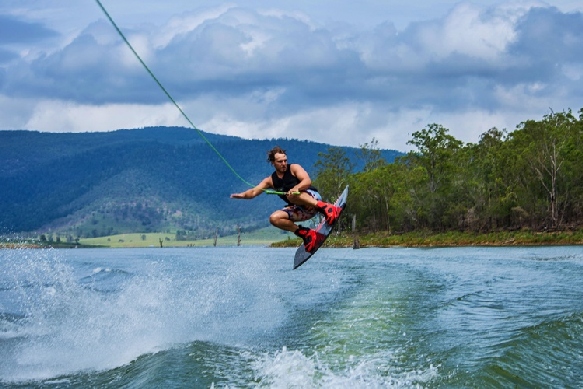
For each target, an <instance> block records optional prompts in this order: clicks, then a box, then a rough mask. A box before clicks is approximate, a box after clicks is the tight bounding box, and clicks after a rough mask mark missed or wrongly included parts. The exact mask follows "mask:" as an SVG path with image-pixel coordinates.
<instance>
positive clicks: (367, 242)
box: [0, 229, 583, 249]
mask: <svg viewBox="0 0 583 389" xmlns="http://www.w3.org/2000/svg"><path fill="white" fill-rule="evenodd" d="M224 238H226V237H224ZM203 242H204V243H205V244H201V243H203ZM227 242H228V243H227V244H224V243H226V242H225V241H224V240H223V242H220V241H219V244H217V246H216V247H237V245H236V243H235V244H233V243H234V242H231V241H230V240H227ZM251 242H252V244H251V245H253V246H257V245H258V242H257V241H255V240H251ZM100 243H101V244H98V245H97V244H96V245H91V244H86V243H85V244H83V243H81V244H71V243H61V244H55V242H51V243H49V242H47V243H46V244H41V243H39V242H27V241H22V242H15V241H12V242H0V249H42V248H55V249H60V248H67V249H71V248H113V247H112V246H113V245H112V246H109V245H107V244H103V242H100ZM182 243H186V242H182ZM191 243H192V242H191ZM196 243H197V244H196V245H194V244H191V245H188V246H186V245H183V244H180V245H173V244H172V243H171V242H165V245H164V247H163V248H173V247H193V248H195V247H212V244H209V242H208V241H199V242H196ZM221 243H223V244H221ZM249 245H250V243H249V242H245V240H243V241H242V242H241V247H244V246H249ZM260 245H263V246H265V247H270V248H289V247H299V246H300V245H301V240H300V239H299V238H296V237H290V236H288V238H287V239H284V240H270V241H263V242H262V243H261V244H260ZM571 245H583V229H582V230H576V231H553V232H532V231H512V232H509V231H502V232H490V233H483V234H477V233H467V232H457V231H456V232H445V233H429V232H410V233H404V234H389V233H387V232H376V233H371V234H361V235H360V234H359V235H355V234H352V233H337V232H333V233H332V234H331V235H330V237H329V238H328V239H327V240H326V242H325V243H324V245H323V246H322V247H324V248H325V247H329V248H341V247H342V248H343V247H352V248H370V247H376V248H391V247H411V248H413V247H415V248H420V247H421V248H423V247H425V248H431V247H476V246H483V247H512V246H571ZM124 247H125V248H143V247H152V248H161V247H159V246H154V245H149V246H144V244H135V245H134V244H132V243H129V244H128V245H126V246H124Z"/></svg>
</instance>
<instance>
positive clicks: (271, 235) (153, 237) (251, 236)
mask: <svg viewBox="0 0 583 389" xmlns="http://www.w3.org/2000/svg"><path fill="white" fill-rule="evenodd" d="M288 236H290V239H291V236H293V234H284V233H282V232H280V230H278V229H277V228H274V227H266V228H262V229H260V230H257V231H253V232H250V233H242V234H241V246H269V245H270V244H271V243H273V242H278V241H283V240H287V239H288ZM160 240H162V247H205V246H213V245H214V238H213V239H204V240H184V241H182V240H181V241H177V240H176V239H175V235H174V234H165V233H151V234H119V235H111V236H104V237H101V238H87V239H80V240H79V243H80V244H82V245H88V246H100V247H160ZM237 244H238V236H237V235H229V236H219V237H218V238H217V246H237Z"/></svg>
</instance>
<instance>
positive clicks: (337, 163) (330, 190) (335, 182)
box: [314, 147, 354, 199]
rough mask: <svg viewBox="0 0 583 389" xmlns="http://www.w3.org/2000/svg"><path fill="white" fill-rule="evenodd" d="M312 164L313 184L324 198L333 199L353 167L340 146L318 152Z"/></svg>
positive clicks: (342, 186)
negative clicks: (314, 172) (314, 173)
mask: <svg viewBox="0 0 583 389" xmlns="http://www.w3.org/2000/svg"><path fill="white" fill-rule="evenodd" d="M314 166H315V167H316V178H315V180H314V184H315V186H317V187H318V190H319V192H320V193H321V194H322V197H323V198H324V199H334V198H336V196H338V195H339V194H340V192H341V191H342V190H343V189H344V186H345V185H346V184H347V182H348V179H349V176H350V174H351V173H352V170H353V168H354V165H353V163H352V162H351V161H350V158H348V156H347V155H346V152H345V151H344V150H343V149H341V148H340V147H330V148H328V151H327V152H319V153H318V160H317V161H316V163H315V164H314Z"/></svg>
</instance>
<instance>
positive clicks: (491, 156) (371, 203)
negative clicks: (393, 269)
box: [314, 108, 583, 233]
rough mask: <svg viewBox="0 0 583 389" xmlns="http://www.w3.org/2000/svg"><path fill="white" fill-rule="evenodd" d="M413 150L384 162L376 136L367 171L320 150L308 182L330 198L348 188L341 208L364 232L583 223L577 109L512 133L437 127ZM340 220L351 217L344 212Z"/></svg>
mask: <svg viewBox="0 0 583 389" xmlns="http://www.w3.org/2000/svg"><path fill="white" fill-rule="evenodd" d="M408 144H410V145H412V146H413V149H412V151H410V152H408V153H407V154H405V155H404V156H401V157H399V158H397V159H396V160H395V161H394V163H387V162H386V161H385V160H383V158H382V156H381V155H380V152H379V149H378V147H377V146H378V141H376V140H375V139H374V138H373V140H372V141H371V142H370V143H366V144H364V145H361V146H360V155H359V157H360V158H362V159H363V161H364V169H363V170H361V171H359V172H356V173H355V172H354V171H353V167H354V162H353V161H352V160H351V159H350V158H348V157H347V155H346V153H345V152H344V151H343V150H342V149H341V148H335V147H331V148H329V149H328V150H327V151H326V152H321V153H319V155H318V156H319V159H318V161H317V162H316V164H315V168H316V175H315V177H316V178H315V180H314V183H315V185H316V186H317V187H318V188H319V190H320V192H321V193H322V194H323V196H324V197H325V198H327V199H333V198H335V196H337V195H338V193H340V191H341V189H342V188H343V187H344V185H350V195H349V199H348V204H347V211H346V214H348V215H355V216H356V220H357V226H358V227H357V228H358V230H360V231H367V232H375V231H387V232H389V233H399V232H410V231H415V230H424V231H432V232H446V231H452V230H458V231H475V232H490V231H501V230H517V229H530V230H535V231H553V230H568V229H578V228H580V227H581V225H582V224H583V155H582V154H583V108H582V109H581V110H579V117H578V118H577V117H575V115H573V113H572V112H571V110H568V111H566V112H558V113H556V112H551V113H549V114H547V115H545V116H544V117H543V118H542V119H541V120H527V121H525V122H522V123H520V124H519V125H518V126H517V128H516V129H515V130H514V131H513V132H510V133H509V132H507V131H506V130H499V129H497V128H495V127H494V128H491V129H490V130H488V131H486V132H485V133H483V134H482V135H481V136H480V138H479V141H478V142H477V143H467V144H464V143H463V142H461V141H460V140H458V139H456V138H455V137H454V136H452V135H451V134H450V133H449V130H448V129H447V128H445V127H443V126H442V125H439V124H435V123H434V124H429V125H427V126H426V127H425V128H423V129H421V130H419V131H416V132H414V133H413V134H412V139H411V140H410V141H409V142H408ZM343 219H344V220H343V223H345V224H348V223H349V222H350V221H351V220H349V218H347V217H344V218H343Z"/></svg>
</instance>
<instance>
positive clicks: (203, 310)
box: [0, 250, 284, 382]
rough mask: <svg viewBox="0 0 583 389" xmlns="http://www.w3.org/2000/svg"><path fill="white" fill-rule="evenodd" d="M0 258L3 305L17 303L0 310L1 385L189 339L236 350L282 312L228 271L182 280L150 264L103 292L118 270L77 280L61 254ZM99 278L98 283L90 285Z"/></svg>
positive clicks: (123, 359)
mask: <svg viewBox="0 0 583 389" xmlns="http://www.w3.org/2000/svg"><path fill="white" fill-rule="evenodd" d="M3 255H4V256H5V257H4V260H3V261H2V262H3V263H4V264H5V266H4V269H3V274H2V285H3V289H4V293H10V296H9V298H8V299H7V298H4V299H2V298H0V301H6V300H10V301H12V302H13V306H12V307H7V306H0V312H2V316H0V334H2V337H1V338H0V340H2V343H0V351H1V353H2V354H3V357H2V360H1V361H0V378H1V379H2V380H5V381H11V382H14V381H25V380H39V379H46V378H52V377H59V376H62V375H65V374H69V373H74V372H84V371H102V370H108V369H112V368H115V367H119V366H122V365H124V364H127V363H129V362H130V361H132V360H134V359H136V358H137V357H139V356H140V355H143V354H147V353H155V352H157V351H160V350H163V349H167V348H168V347H172V345H174V344H184V343H189V342H192V341H194V340H206V341H219V340H220V341H221V342H229V341H231V342H236V341H238V340H240V339H241V338H244V337H245V336H248V337H252V336H253V331H261V330H265V328H269V327H271V326H272V325H273V322H274V321H275V320H281V318H282V317H284V312H283V307H280V306H278V305H277V301H275V302H274V301H273V299H268V297H269V295H268V293H265V294H256V295H252V296H249V295H248V294H245V292H244V289H245V285H244V283H246V282H254V276H253V273H252V272H250V273H248V276H249V277H251V278H252V279H251V280H250V279H246V278H245V274H244V273H241V272H238V277H233V274H232V273H233V272H234V270H233V269H226V272H224V273H222V274H220V275H212V276H199V277H197V278H196V282H193V280H192V279H191V278H190V277H189V276H188V275H187V274H184V273H176V272H168V271H166V270H165V269H164V268H163V265H161V264H156V263H152V262H150V263H149V264H148V265H146V266H147V267H148V268H145V269H142V270H141V271H140V272H139V274H128V275H127V276H125V277H123V278H122V279H119V278H118V280H117V281H118V282H117V286H116V288H115V289H114V290H112V289H110V288H106V289H105V290H104V289H100V288H99V285H103V284H104V283H106V281H107V280H106V279H104V277H118V275H119V274H120V271H118V270H115V269H111V268H109V267H107V268H106V267H90V268H88V269H87V270H86V272H85V273H83V274H76V272H77V273H78V272H79V270H78V269H74V268H73V267H72V266H71V265H70V264H67V263H66V262H65V261H63V260H62V258H61V256H60V252H59V250H11V251H5V252H4V253H3ZM6 256H8V258H6ZM96 276H97V277H99V282H98V283H96V284H94V283H92V282H90V281H88V277H89V278H91V277H96ZM0 297H1V296H0ZM5 297H6V296H5ZM10 311H12V312H10ZM232 311H235V312H241V313H240V314H237V315H233V314H232ZM258 313H260V314H261V313H264V316H261V317H257V314H258ZM270 313H272V314H273V315H270ZM9 315H11V316H12V317H13V319H12V320H8V319H7V318H8V317H9ZM229 334H230V335H229ZM235 334H238V335H237V336H235ZM229 336H231V337H232V338H231V339H229Z"/></svg>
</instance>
